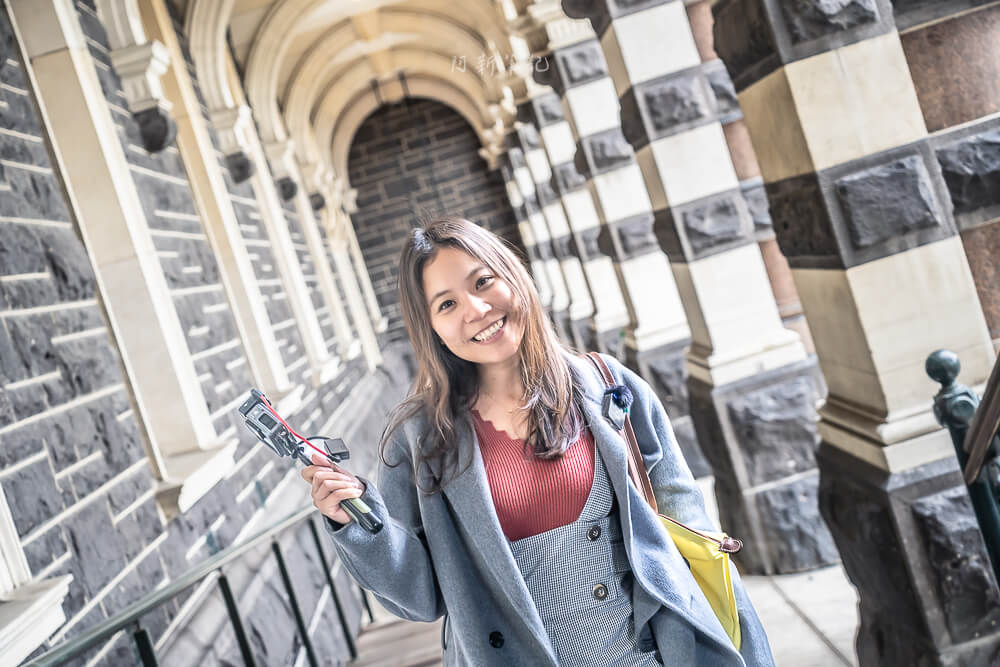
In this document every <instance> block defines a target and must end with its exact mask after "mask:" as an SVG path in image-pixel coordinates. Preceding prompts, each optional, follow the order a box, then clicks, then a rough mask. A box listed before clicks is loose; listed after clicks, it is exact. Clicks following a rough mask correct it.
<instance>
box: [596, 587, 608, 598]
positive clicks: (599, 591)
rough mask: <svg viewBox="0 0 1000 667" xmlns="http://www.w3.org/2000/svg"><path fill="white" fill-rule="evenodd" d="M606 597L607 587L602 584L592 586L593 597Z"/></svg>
mask: <svg viewBox="0 0 1000 667" xmlns="http://www.w3.org/2000/svg"><path fill="white" fill-rule="evenodd" d="M606 597H608V587H607V586H605V585H604V584H597V585H596V586H594V598H595V599H597V600H603V599H604V598H606Z"/></svg>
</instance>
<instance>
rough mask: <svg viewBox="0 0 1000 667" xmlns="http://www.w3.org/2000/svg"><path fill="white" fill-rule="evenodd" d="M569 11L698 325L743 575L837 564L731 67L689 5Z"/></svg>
mask: <svg viewBox="0 0 1000 667" xmlns="http://www.w3.org/2000/svg"><path fill="white" fill-rule="evenodd" d="M563 7H564V8H565V9H566V11H567V12H568V13H570V15H572V16H578V17H581V18H582V17H584V16H586V17H587V18H590V19H591V21H592V23H593V25H594V27H595V29H596V31H597V33H598V37H599V39H600V46H599V47H598V45H597V44H596V43H591V44H592V45H591V46H590V47H589V48H600V49H601V50H602V51H603V53H604V56H605V58H606V59H607V63H608V68H609V73H610V78H611V80H612V81H613V82H614V86H615V91H616V92H617V95H618V96H619V97H620V101H621V124H622V129H623V132H624V137H625V139H626V140H627V141H628V142H629V143H631V145H632V147H633V148H634V149H635V154H636V160H637V162H638V164H639V168H640V169H641V175H642V179H643V181H644V182H645V186H646V188H647V190H648V191H649V193H650V196H651V199H652V205H653V210H654V217H655V220H656V223H655V229H656V236H657V238H658V239H659V242H660V245H661V246H662V247H663V249H664V250H665V251H666V252H667V254H668V256H669V257H670V261H671V267H672V269H673V272H674V276H675V277H676V280H677V286H678V289H679V290H680V294H681V299H682V300H683V303H684V309H685V310H686V312H687V316H688V321H689V322H690V323H691V349H690V351H689V352H688V356H687V364H688V373H689V376H688V389H689V392H690V397H691V398H690V400H691V414H692V417H693V420H694V426H695V431H696V432H697V434H698V441H699V442H700V443H701V446H702V449H703V451H704V452H705V455H706V457H707V458H708V460H709V461H710V462H711V463H712V469H713V470H714V472H715V489H716V496H717V497H718V500H719V516H720V519H721V521H722V526H723V528H724V529H725V530H727V531H728V532H730V533H731V534H733V535H738V536H740V537H741V538H742V539H743V540H744V543H745V545H746V546H745V549H744V552H743V553H741V554H740V556H739V560H740V563H741V564H742V565H743V566H744V567H745V568H746V569H748V570H750V571H753V572H764V573H774V572H794V571H799V570H804V569H809V568H812V567H817V566H820V565H825V564H828V563H831V562H835V561H836V559H837V553H836V549H835V548H834V545H833V541H832V540H831V538H830V535H829V533H828V532H827V530H826V528H825V526H824V525H823V521H822V519H821V518H820V516H819V511H818V507H817V503H816V500H815V499H816V489H817V471H816V465H815V460H814V456H813V451H814V449H815V447H816V444H817V441H818V437H817V434H816V429H815V422H816V412H815V411H816V405H817V403H818V401H819V399H820V397H821V396H822V379H821V378H820V376H819V372H818V368H817V367H816V364H815V362H814V361H811V360H808V359H807V357H806V354H805V350H804V348H803V346H802V343H801V340H800V339H799V336H798V335H797V334H796V333H794V332H792V331H789V330H787V329H785V328H784V327H783V325H782V322H781V318H780V316H779V315H778V309H777V306H776V304H775V301H774V295H773V293H772V291H771V284H770V281H769V280H768V275H767V271H766V270H765V268H764V262H763V259H762V258H761V254H760V249H759V248H758V246H757V243H756V237H755V233H754V220H753V218H752V216H751V214H750V208H749V206H748V205H747V199H746V198H745V197H744V193H743V189H742V188H741V187H740V186H741V184H740V181H739V179H738V177H737V175H736V171H735V169H734V167H733V160H732V157H731V154H730V150H729V146H728V144H727V142H726V134H725V132H724V131H723V127H722V122H721V121H722V120H731V114H732V113H733V109H734V107H735V95H733V94H731V86H730V85H729V77H728V75H727V73H726V71H725V67H724V66H723V64H722V63H721V62H719V61H718V60H715V61H710V62H708V63H703V62H702V58H701V55H700V54H699V50H698V48H697V46H696V43H695V40H694V37H693V35H692V32H691V28H690V25H689V23H688V18H687V13H686V11H685V8H684V3H683V2H681V1H680V0H670V1H667V2H664V1H663V0H660V1H659V2H645V3H642V4H641V6H639V7H638V8H637V7H636V5H635V3H622V2H616V1H614V0H609V1H607V2H597V3H594V2H590V3H582V2H573V1H571V0H564V1H563ZM559 64H560V65H561V64H562V63H561V62H559ZM727 93H729V94H727ZM789 499H796V502H794V503H789V502H788V500H789Z"/></svg>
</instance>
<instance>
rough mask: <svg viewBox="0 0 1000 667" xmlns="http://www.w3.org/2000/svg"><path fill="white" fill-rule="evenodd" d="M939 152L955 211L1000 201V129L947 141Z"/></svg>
mask: <svg viewBox="0 0 1000 667" xmlns="http://www.w3.org/2000/svg"><path fill="white" fill-rule="evenodd" d="M936 154H937V160H938V163H939V164H940V165H941V172H942V174H943V175H944V180H945V183H946V184H947V186H948V193H949V194H950V195H951V202H952V205H953V206H954V211H955V213H968V212H971V211H975V210H977V209H980V208H984V207H987V206H994V205H997V204H1000V130H990V131H988V132H984V133H982V134H976V135H973V136H971V137H966V138H964V139H962V140H960V141H956V142H954V143H951V144H947V145H945V146H942V147H941V148H939V149H938V150H937V152H936Z"/></svg>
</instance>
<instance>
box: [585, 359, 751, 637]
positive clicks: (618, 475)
mask: <svg viewBox="0 0 1000 667" xmlns="http://www.w3.org/2000/svg"><path fill="white" fill-rule="evenodd" d="M567 362H568V363H569V364H570V366H571V367H572V368H574V369H575V371H576V373H577V375H578V377H579V378H580V381H581V383H582V385H583V387H584V394H585V396H584V400H582V401H581V405H582V409H583V413H584V420H585V421H586V423H587V426H588V427H589V428H590V431H591V433H592V434H593V436H594V442H595V443H596V445H597V449H598V451H599V452H600V454H601V457H602V459H603V460H604V465H605V467H606V468H607V470H608V475H609V476H610V478H611V485H612V487H613V488H614V492H615V498H617V500H618V506H619V514H620V519H621V527H622V537H623V540H624V543H625V550H626V553H627V554H628V559H629V562H630V563H631V565H632V572H633V575H634V576H635V577H636V581H637V582H639V583H640V584H641V585H642V587H643V589H644V590H645V591H646V592H647V593H648V594H649V595H650V596H652V598H653V599H654V600H656V601H657V602H658V603H660V604H662V605H664V606H665V607H668V608H670V609H671V610H673V611H674V612H676V613H677V614H678V615H679V616H680V618H683V619H685V620H687V621H688V622H689V623H691V625H693V626H694V627H696V628H697V629H698V630H700V631H701V632H703V633H704V634H706V635H708V636H709V637H711V638H712V639H714V640H715V641H716V642H717V643H718V644H720V645H721V646H722V647H724V648H726V649H729V650H732V649H733V644H732V642H731V641H730V640H729V637H728V636H727V635H726V634H725V630H723V628H722V625H721V624H720V623H718V622H717V619H716V618H715V612H713V611H712V608H711V606H709V604H708V601H707V600H706V599H705V598H704V595H703V594H702V592H701V590H700V589H699V588H698V584H697V583H696V582H695V580H694V577H691V576H678V573H686V570H687V563H686V562H685V561H684V559H683V557H682V556H681V555H680V552H678V551H677V549H676V547H675V546H674V545H673V541H672V540H671V539H670V537H669V536H668V535H667V532H666V529H664V528H663V526H662V525H660V520H659V519H658V518H657V517H656V515H655V514H653V512H652V510H651V508H650V507H649V506H648V505H647V504H646V501H645V499H644V498H643V497H642V495H641V493H640V492H639V490H638V489H637V488H636V487H635V485H634V484H632V482H631V480H630V478H629V474H628V458H627V454H626V449H625V448H626V447H627V446H628V445H627V444H626V443H625V440H624V439H623V438H622V436H621V435H620V434H619V432H618V430H617V429H615V428H614V427H613V426H612V425H611V423H610V422H609V421H608V420H607V419H605V418H604V415H603V414H601V402H602V399H603V397H604V392H605V390H606V386H605V384H604V380H603V378H602V377H601V376H600V375H599V374H598V372H597V369H596V367H595V366H594V364H593V363H592V362H591V361H590V360H589V359H586V358H582V357H577V356H567ZM637 545H639V547H638V548H639V552H640V553H642V554H643V556H644V557H642V558H637V557H636V555H637V554H636V549H637ZM647 561H649V562H647ZM654 561H655V566H656V567H650V565H651V564H653V563H654ZM664 574H665V575H666V576H667V577H668V580H666V581H664V577H663V576H662V575H664ZM657 584H658V585H657ZM635 611H636V614H637V617H636V622H637V623H638V624H639V625H640V626H641V625H643V624H644V623H645V621H646V620H648V618H645V619H640V618H638V614H640V613H643V615H644V616H651V615H652V614H653V613H655V611H656V610H655V609H650V610H648V611H645V612H644V610H640V609H638V608H636V609H635ZM706 621H707V622H706ZM636 629H637V631H638V629H639V628H638V627H637V628H636Z"/></svg>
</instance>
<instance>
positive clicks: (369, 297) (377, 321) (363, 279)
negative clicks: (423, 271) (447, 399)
mask: <svg viewBox="0 0 1000 667" xmlns="http://www.w3.org/2000/svg"><path fill="white" fill-rule="evenodd" d="M337 184H339V186H340V187H339V192H342V193H343V194H342V197H343V209H344V213H345V214H346V215H347V228H346V229H345V230H344V231H345V233H346V234H347V246H348V250H349V251H350V255H351V260H352V261H353V262H354V272H355V274H356V275H357V280H358V284H360V285H361V292H362V293H363V294H364V297H365V306H366V307H367V308H368V314H369V316H370V317H371V320H372V323H373V325H374V327H375V333H382V332H383V331H385V330H386V329H387V328H388V327H389V318H388V317H386V316H385V315H383V314H382V309H381V308H379V305H378V299H377V298H376V297H375V288H374V287H372V277H371V274H369V273H368V268H367V266H366V265H365V258H364V256H363V255H362V254H361V246H360V245H359V244H358V235H357V232H356V231H355V229H354V223H353V222H352V221H351V214H352V213H354V212H356V211H357V210H358V207H357V203H356V202H357V198H358V190H357V188H347V187H345V186H344V185H343V180H342V179H341V180H340V181H337Z"/></svg>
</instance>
